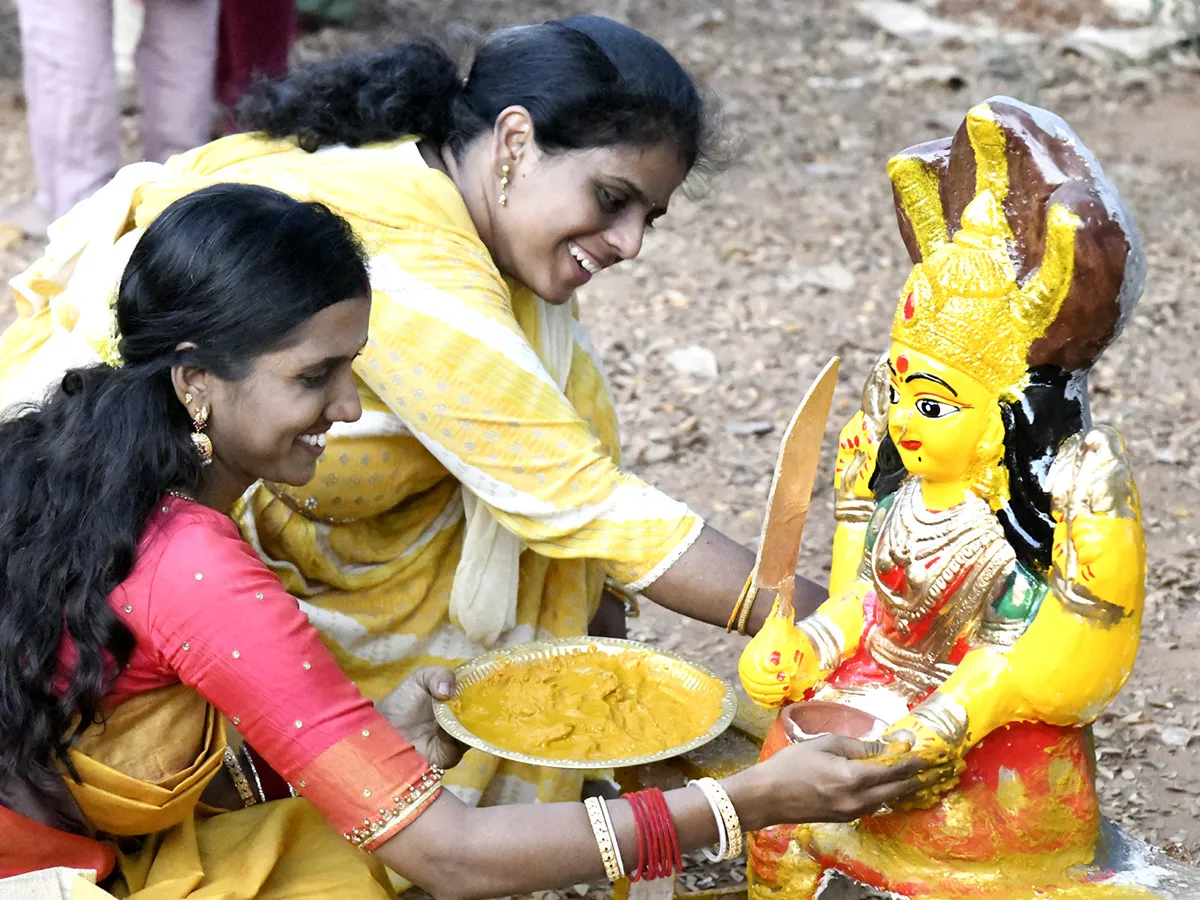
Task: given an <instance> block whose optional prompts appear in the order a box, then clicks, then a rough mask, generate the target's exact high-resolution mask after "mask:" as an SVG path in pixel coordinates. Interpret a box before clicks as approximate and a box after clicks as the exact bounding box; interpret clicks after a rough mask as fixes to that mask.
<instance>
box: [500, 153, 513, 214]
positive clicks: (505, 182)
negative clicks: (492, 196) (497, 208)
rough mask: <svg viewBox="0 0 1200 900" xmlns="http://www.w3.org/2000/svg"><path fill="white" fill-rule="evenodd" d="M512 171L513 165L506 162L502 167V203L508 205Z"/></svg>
mask: <svg viewBox="0 0 1200 900" xmlns="http://www.w3.org/2000/svg"><path fill="white" fill-rule="evenodd" d="M511 171H512V166H510V165H509V164H508V163H505V164H504V165H503V166H501V167H500V205H501V206H508V173H509V172H511Z"/></svg>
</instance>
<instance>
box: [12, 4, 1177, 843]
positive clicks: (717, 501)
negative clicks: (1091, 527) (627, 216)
mask: <svg viewBox="0 0 1200 900" xmlns="http://www.w3.org/2000/svg"><path fill="white" fill-rule="evenodd" d="M360 3H361V6H362V7H363V8H362V10H361V12H360V16H359V19H358V20H357V21H356V22H355V23H353V24H352V26H351V27H349V28H347V29H327V30H326V31H324V32H321V33H319V34H317V35H314V36H310V37H307V38H305V39H304V41H303V42H302V43H301V44H300V46H298V47H297V51H296V55H297V58H299V59H306V58H313V57H317V56H322V55H326V54H328V53H331V52H335V51H337V50H339V49H346V48H351V49H353V48H367V47H374V46H379V45H383V44H387V43H390V42H393V41H397V40H402V39H404V38H405V37H407V36H410V35H414V34H433V35H437V36H447V35H448V36H450V37H452V38H454V39H467V38H469V36H470V34H471V33H473V32H475V33H479V32H486V31H487V30H488V29H490V28H493V27H495V26H497V25H501V24H508V23H517V22H531V21H539V20H543V19H546V18H554V17H558V16H562V15H569V14H573V13H579V12H601V13H605V14H608V15H614V16H619V17H621V16H623V17H625V18H626V19H627V20H628V21H629V22H631V23H632V24H634V25H636V26H638V27H640V28H642V29H643V30H645V31H647V32H648V33H650V34H652V35H654V36H655V37H657V38H659V39H660V40H661V41H663V42H664V43H665V44H666V45H667V46H668V47H669V48H670V49H672V50H673V51H675V52H676V53H677V54H678V55H679V57H680V58H681V59H682V60H683V61H684V62H685V64H686V65H687V66H688V67H689V68H690V69H691V70H692V71H693V72H695V73H696V74H697V75H698V76H700V77H701V78H703V80H704V81H705V83H706V84H707V85H708V86H709V87H710V88H711V89H712V90H714V91H715V92H716V93H717V94H718V95H719V96H720V98H721V100H722V102H723V108H724V114H725V117H726V119H727V126H728V129H729V131H730V133H732V134H734V135H735V136H736V137H737V138H738V140H739V142H740V148H739V152H738V154H737V157H736V162H735V164H734V165H733V166H732V167H731V168H730V169H729V170H728V171H726V172H725V173H723V174H722V175H720V176H719V177H718V178H716V179H714V180H712V182H711V185H710V186H709V189H708V191H707V193H706V195H705V196H703V197H702V198H701V199H699V200H698V201H695V202H693V201H688V200H684V199H682V198H680V199H679V200H678V202H676V203H674V204H673V205H672V209H671V212H670V215H669V216H668V217H667V218H666V219H665V220H663V221H662V222H661V223H660V224H659V227H658V228H657V229H656V230H655V231H653V232H652V233H651V234H650V235H649V236H648V238H647V240H646V244H645V247H644V249H643V252H642V255H641V257H640V258H639V259H638V260H636V261H634V262H631V263H629V264H626V265H623V266H621V267H620V269H619V270H617V271H614V272H612V273H610V274H606V275H604V276H602V277H601V278H599V279H597V281H596V282H595V283H594V284H593V285H589V287H588V289H587V293H586V294H585V295H584V296H583V297H582V307H583V315H584V318H585V320H586V322H587V323H588V324H589V325H590V326H591V328H592V332H593V338H594V340H595V343H596V345H597V346H598V347H599V348H600V350H601V351H602V354H603V356H604V358H605V360H606V361H607V363H608V365H609V367H610V371H611V374H612V378H613V384H614V389H615V393H616V398H617V404H618V410H619V413H620V416H621V421H622V428H623V432H622V433H623V436H624V452H625V456H626V460H627V462H628V465H629V466H630V467H631V468H632V470H633V471H636V472H638V473H639V474H640V475H642V476H643V477H645V478H646V479H648V480H649V481H650V482H652V483H654V484H656V485H658V486H659V487H661V488H663V489H665V490H667V491H668V492H670V493H671V494H673V495H674V496H676V497H679V498H680V499H683V500H686V501H687V502H689V503H690V504H692V505H693V506H694V507H695V508H696V509H697V510H698V511H699V512H700V513H701V514H703V515H704V516H705V517H706V518H707V519H708V521H710V522H711V523H712V524H713V525H715V526H716V527H718V528H720V529H722V530H724V531H726V532H727V533H729V534H731V535H732V536H734V537H736V538H737V539H739V540H742V541H744V542H746V543H747V544H751V543H752V542H753V541H754V540H755V539H756V537H757V533H758V528H759V524H760V521H761V515H762V506H763V501H764V498H765V495H766V491H767V487H768V484H769V479H770V476H771V472H772V468H773V464H774V458H775V454H776V451H777V447H778V442H779V438H780V435H781V432H782V427H783V425H784V424H786V421H787V418H788V417H789V416H790V415H791V413H792V411H793V409H794V407H795V404H796V403H797V402H798V401H799V399H800V397H801V396H802V395H803V393H804V390H805V389H806V387H807V385H808V383H809V381H810V379H811V378H812V377H813V376H814V375H815V374H816V373H817V371H818V370H819V369H820V367H821V365H822V364H823V363H824V362H825V360H826V359H827V358H828V357H829V356H831V355H834V354H837V355H840V356H841V357H842V360H843V362H842V374H841V382H840V387H839V393H838V399H837V400H836V402H835V414H834V418H835V420H836V421H835V422H831V424H830V430H829V433H828V435H827V441H826V452H825V459H824V464H823V469H822V473H821V475H820V480H819V483H818V485H817V488H816V491H815V496H814V504H813V511H812V514H811V515H810V519H809V524H808V527H807V530H806V534H805V543H804V549H803V551H802V566H801V568H802V570H803V571H807V572H808V573H810V574H811V575H812V576H813V577H816V578H821V577H824V575H825V574H826V573H827V571H828V555H829V549H830V542H831V535H832V496H831V489H830V487H829V480H830V470H831V465H832V457H833V453H832V448H833V446H834V437H835V435H836V430H837V427H838V425H839V424H840V422H841V421H842V420H844V419H845V418H846V417H848V416H849V415H850V414H851V412H852V411H853V409H855V408H856V406H857V402H858V392H859V390H860V387H861V384H862V381H863V379H864V377H865V375H866V372H867V368H868V365H869V363H870V362H871V361H872V359H873V358H874V357H875V355H876V354H877V353H878V352H879V351H880V350H881V349H882V348H883V347H884V346H885V345H886V342H887V339H888V338H887V335H888V329H889V325H890V320H891V315H892V310H893V308H894V306H893V304H894V303H895V299H896V295H897V292H898V291H899V289H900V286H901V284H902V283H903V280H904V277H905V273H906V266H907V259H906V256H905V254H904V250H903V247H902V245H901V242H900V240H899V237H898V233H897V229H896V224H895V218H894V215H893V212H892V205H891V191H890V187H889V184H888V182H887V178H886V175H885V163H886V160H887V159H888V157H889V156H890V155H892V154H893V153H895V152H897V151H898V150H901V149H902V148H904V147H906V146H908V145H911V144H915V143H918V142H920V141H924V140H928V139H931V138H934V137H939V136H942V135H945V134H949V133H950V132H951V131H952V130H953V129H954V128H956V127H957V125H958V123H959V122H960V121H961V120H962V118H963V115H964V114H965V112H966V110H967V109H968V107H969V106H970V105H972V104H973V103H975V102H978V101H980V100H983V99H985V98H987V97H989V96H991V95H994V94H1008V95H1011V96H1014V97H1017V98H1019V99H1021V100H1025V101H1028V102H1031V103H1035V104H1038V105H1041V106H1045V107H1048V108H1050V109H1052V110H1053V111H1055V112H1057V113H1058V114H1060V115H1061V116H1063V117H1064V118H1065V119H1066V120H1067V121H1068V122H1070V123H1071V124H1072V126H1073V127H1074V128H1075V130H1076V131H1077V132H1078V133H1079V135H1080V136H1081V137H1082V138H1083V140H1084V141H1085V142H1086V143H1087V144H1088V145H1089V146H1090V147H1091V149H1092V150H1093V151H1094V152H1095V153H1096V155H1097V156H1098V157H1099V159H1100V160H1101V161H1102V163H1103V164H1104V165H1105V168H1106V170H1107V172H1108V173H1109V174H1110V176H1111V177H1112V179H1113V180H1114V181H1115V182H1116V183H1117V185H1118V187H1119V188H1120V190H1121V191H1122V194H1123V196H1124V197H1125V199H1126V202H1127V203H1128V205H1129V206H1130V207H1131V209H1132V210H1133V212H1134V215H1135V218H1136V220H1137V222H1138V223H1139V225H1140V227H1141V229H1142V231H1143V234H1144V237H1145V242H1146V247H1147V252H1148V256H1149V271H1150V275H1149V281H1148V283H1147V286H1146V292H1145V295H1144V297H1143V299H1142V302H1141V305H1140V306H1139V308H1138V310H1137V312H1136V313H1135V315H1134V317H1133V319H1132V320H1131V322H1130V324H1129V326H1128V328H1127V329H1126V331H1125V333H1124V335H1123V336H1122V337H1121V338H1120V340H1119V341H1118V343H1117V344H1115V345H1114V346H1113V347H1112V348H1111V349H1110V350H1109V351H1108V353H1107V354H1106V355H1105V356H1104V357H1103V359H1102V361H1101V362H1100V364H1099V365H1098V366H1097V368H1096V370H1095V372H1094V375H1093V379H1092V398H1093V407H1094V414H1095V417H1096V420H1097V421H1102V422H1108V423H1112V424H1115V425H1116V426H1117V427H1118V428H1119V429H1120V430H1121V431H1122V432H1123V434H1124V436H1125V438H1126V440H1127V442H1128V448H1129V452H1130V455H1131V457H1132V460H1133V463H1134V466H1135V471H1136V472H1137V474H1138V479H1139V484H1140V487H1141V491H1142V498H1143V504H1144V509H1145V524H1146V535H1147V542H1148V544H1149V577H1148V599H1147V611H1146V621H1145V627H1144V632H1143V641H1142V648H1141V653H1140V656H1139V659H1138V663H1137V667H1136V670H1135V672H1134V674H1133V676H1132V678H1131V679H1130V681H1129V684H1128V686H1127V687H1126V688H1125V690H1124V692H1123V693H1122V695H1121V696H1120V697H1119V698H1118V700H1117V701H1116V703H1115V704H1114V705H1113V706H1112V708H1111V709H1110V710H1108V711H1107V712H1106V713H1105V714H1104V715H1103V716H1102V718H1101V720H1100V722H1099V723H1098V724H1097V726H1096V737H1097V744H1098V747H1099V753H1100V761H1101V765H1100V786H1101V792H1102V797H1103V801H1104V806H1105V810H1106V812H1107V813H1108V814H1109V815H1110V816H1111V817H1113V818H1114V819H1115V820H1116V821H1118V822H1119V823H1121V824H1122V825H1123V826H1125V827H1126V828H1127V829H1128V830H1129V831H1131V832H1132V833H1134V834H1136V835H1138V836H1140V837H1143V838H1145V839H1147V840H1150V841H1152V842H1154V843H1156V844H1159V845H1160V846H1161V845H1168V846H1169V847H1170V848H1172V850H1173V851H1174V852H1175V853H1176V854H1177V855H1179V856H1180V857H1183V858H1187V857H1188V856H1189V855H1190V854H1193V853H1194V854H1197V856H1198V857H1200V758H1197V755H1196V752H1195V749H1196V747H1197V746H1200V741H1193V742H1192V747H1191V748H1190V749H1189V748H1187V747H1180V746H1177V745H1178V744H1179V743H1182V742H1183V741H1185V740H1187V739H1189V738H1188V735H1189V734H1196V735H1200V698H1198V697H1197V687H1198V683H1200V662H1198V661H1197V660H1198V659H1200V657H1198V656H1197V650H1198V649H1200V622H1198V621H1197V620H1196V619H1195V618H1193V614H1194V613H1195V611H1196V602H1195V598H1194V595H1195V593H1196V589H1197V584H1198V582H1200V532H1198V530H1197V527H1196V522H1197V517H1198V516H1200V479H1198V477H1197V476H1198V475H1200V453H1198V452H1197V446H1198V445H1200V407H1198V405H1197V401H1196V394H1197V392H1198V391H1200V371H1198V370H1197V369H1196V368H1193V367H1192V366H1193V365H1194V363H1195V359H1196V354H1197V349H1198V348H1200V340H1198V338H1200V307H1195V306H1188V305H1187V304H1188V303H1189V302H1194V301H1189V297H1194V292H1195V290H1196V288H1195V285H1196V283H1197V282H1198V281H1200V242H1198V241H1197V240H1196V236H1197V234H1200V150H1198V149H1197V148H1198V147H1200V57H1197V56H1195V55H1194V54H1192V55H1189V54H1187V53H1184V52H1176V53H1175V54H1173V55H1172V56H1171V58H1168V59H1162V60H1158V61H1155V62H1152V63H1149V64H1147V65H1145V66H1140V67H1128V66H1126V67H1123V68H1122V67H1119V66H1116V65H1114V64H1111V63H1106V62H1096V61H1092V60H1090V59H1087V58H1084V57H1080V56H1078V55H1071V54H1068V53H1065V52H1063V50H1062V49H1061V48H1060V46H1059V41H1060V38H1061V36H1062V35H1063V33H1064V32H1065V31H1066V30H1067V29H1069V28H1071V27H1074V26H1076V25H1078V24H1081V23H1082V24H1092V25H1101V26H1106V25H1112V24H1114V23H1113V21H1112V20H1111V19H1110V18H1109V17H1108V15H1107V14H1106V13H1104V12H1102V11H1097V10H1102V9H1103V7H1102V4H1100V3H1098V2H1082V0H1081V2H1072V0H1056V2H1049V3H1033V2H1027V0H1006V2H993V3H988V4H984V3H981V2H976V0H943V2H942V3H941V5H940V7H939V5H938V3H937V0H932V2H928V0H927V2H924V3H921V4H917V5H919V6H920V7H922V8H924V9H926V10H928V11H930V12H932V13H933V14H934V15H937V16H942V17H945V18H946V19H947V20H952V21H955V22H958V23H967V24H971V25H974V26H977V27H979V28H982V29H983V31H982V32H980V33H979V34H976V35H974V36H971V37H968V38H966V39H957V40H951V41H948V42H945V43H942V44H939V45H934V44H932V43H922V42H920V41H909V40H904V39H900V38H896V37H893V36H891V35H889V34H887V33H885V32H883V31H881V30H880V29H878V28H877V27H876V26H875V25H873V24H872V23H871V22H870V21H868V20H867V19H866V18H864V17H863V16H862V15H860V14H859V13H858V12H857V11H856V9H855V4H850V3H845V4H841V3H837V4H834V3H830V4H817V3H813V2H801V0H754V2H749V0H704V2H696V0H657V2H651V0H610V2H609V3H608V4H601V5H594V4H592V3H588V2H581V0H558V2H551V0H442V2H432V0H407V2H400V0H360ZM985 11H986V12H985ZM988 26H994V27H992V28H991V29H990V30H989V29H988ZM1007 29H1019V30H1020V33H1015V32H1014V31H1011V30H1007ZM17 44H18V40H17V34H16V20H15V13H14V11H13V9H12V0H2V2H0V201H4V200H8V199H14V198H16V197H18V196H21V195H23V194H24V193H26V192H27V191H28V190H29V189H30V185H31V170H30V162H29V156H28V148H27V144H26V141H25V135H24V118H23V110H22V105H21V103H22V101H21V92H20V82H19V62H17V60H18V56H17V53H18V48H17ZM126 122H127V127H128V129H129V134H130V136H132V135H133V134H134V133H135V130H134V129H135V127H136V125H135V120H134V119H133V118H131V117H130V118H127V120H126ZM39 249H40V246H39V245H38V244H36V243H35V242H17V243H15V244H10V245H9V246H7V247H6V248H4V249H3V250H2V251H0V274H2V275H3V276H4V277H8V276H10V275H12V274H14V273H15V272H17V271H19V270H20V268H21V267H22V266H23V265H24V264H25V263H26V262H28V260H30V259H31V258H32V257H33V256H35V255H36V254H37V252H38V251H39ZM4 303H5V306H4V307H0V320H2V321H7V319H8V318H10V317H11V316H12V315H13V314H14V313H13V311H12V309H11V304H10V302H9V301H7V300H5V301H4ZM691 346H696V347H701V348H705V349H707V350H709V351H711V352H712V353H713V354H714V355H715V358H716V360H717V364H718V374H717V375H716V377H714V378H711V379H709V378H697V377H694V376H686V375H681V374H678V373H677V372H676V371H675V370H674V369H673V368H672V367H671V366H670V365H669V364H668V363H667V361H666V358H667V355H668V354H669V353H670V352H671V351H672V350H677V349H681V348H686V347H691ZM732 600H733V598H730V601H731V603H732ZM632 624H633V636H634V637H637V638H640V639H642V640H647V641H655V642H657V643H658V644H659V645H661V646H665V647H670V648H674V649H676V650H678V651H679V652H682V653H685V654H690V655H693V656H695V657H696V658H698V659H703V660H705V661H707V662H708V663H709V664H711V665H713V666H714V667H716V668H717V669H719V670H720V671H721V672H723V673H724V674H726V675H729V676H735V675H736V661H737V656H738V653H739V651H740V646H741V645H740V643H739V641H738V640H737V639H735V638H729V637H727V636H725V635H724V634H723V633H719V632H715V631H713V630H712V629H709V628H705V627H702V626H698V625H695V624H693V623H688V622H685V621H683V620H681V619H680V618H679V617H677V616H675V615H673V614H670V613H667V612H664V611H662V610H647V611H646V612H645V614H644V615H643V616H642V617H641V618H640V619H638V620H636V621H635V622H633V623H632ZM1164 729H1166V731H1165V732H1164ZM1179 729H1184V730H1185V731H1180V730H1179ZM1185 732H1186V733H1185ZM1164 733H1165V735H1166V737H1167V740H1165V741H1164Z"/></svg>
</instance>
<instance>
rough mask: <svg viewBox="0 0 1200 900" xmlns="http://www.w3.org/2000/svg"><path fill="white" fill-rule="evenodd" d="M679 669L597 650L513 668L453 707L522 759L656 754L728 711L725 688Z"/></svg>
mask: <svg viewBox="0 0 1200 900" xmlns="http://www.w3.org/2000/svg"><path fill="white" fill-rule="evenodd" d="M680 665H681V664H680V663H677V662H675V661H674V660H670V659H663V658H656V657H652V656H648V655H646V654H642V653H633V652H623V653H617V654H613V653H605V652H603V651H600V650H596V649H586V650H583V651H580V652H577V653H568V654H563V655H560V656H552V657H548V658H545V659H540V660H536V661H533V662H522V663H511V664H507V665H504V666H502V667H501V668H500V669H499V670H497V671H496V672H494V673H492V674H491V675H488V676H487V677H485V678H482V679H480V680H479V681H477V682H475V683H473V684H471V685H468V686H467V687H466V688H464V689H463V690H462V692H461V693H460V695H459V696H458V697H457V698H456V699H455V700H454V701H453V702H452V703H451V708H452V709H453V710H454V713H455V715H456V716H458V720H459V722H461V723H462V725H463V726H464V727H465V728H467V729H468V730H469V731H471V732H472V733H473V734H475V735H477V736H478V737H480V738H482V739H483V740H485V741H488V742H490V743H492V744H494V745H496V746H498V747H503V748H504V749H505V750H510V751H512V752H516V753H524V754H528V755H530V756H538V757H543V758H547V759H560V760H572V761H576V762H583V761H591V760H595V761H604V760H614V759H627V758H630V757H637V756H647V755H651V754H655V753H659V752H662V751H663V750H667V749H669V748H671V747H678V746H681V745H683V744H686V743H688V742H689V741H691V740H693V739H695V738H697V737H699V736H700V735H702V734H703V733H704V732H705V731H707V730H708V729H709V728H710V727H712V725H713V723H714V722H715V721H716V720H717V718H718V716H719V715H720V713H721V700H722V697H723V695H724V688H723V686H722V685H721V684H720V683H719V682H717V681H716V680H715V679H712V678H708V677H707V676H704V675H700V674H699V673H695V672H694V670H690V671H689V672H688V673H687V676H686V678H684V679H681V677H680V674H681V673H680V669H679V667H680ZM697 678H699V679H701V681H700V683H698V684H697ZM685 680H686V681H687V682H689V684H688V685H686V686H685V685H684V684H681V682H682V681H685Z"/></svg>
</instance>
